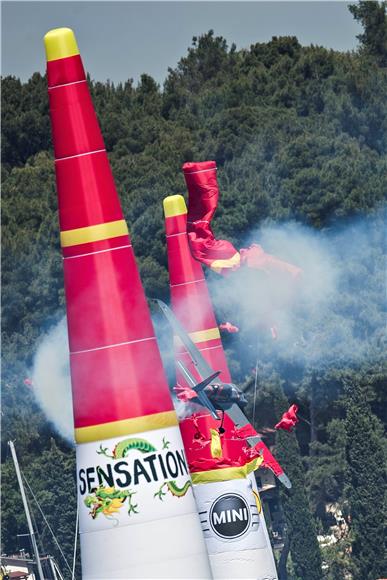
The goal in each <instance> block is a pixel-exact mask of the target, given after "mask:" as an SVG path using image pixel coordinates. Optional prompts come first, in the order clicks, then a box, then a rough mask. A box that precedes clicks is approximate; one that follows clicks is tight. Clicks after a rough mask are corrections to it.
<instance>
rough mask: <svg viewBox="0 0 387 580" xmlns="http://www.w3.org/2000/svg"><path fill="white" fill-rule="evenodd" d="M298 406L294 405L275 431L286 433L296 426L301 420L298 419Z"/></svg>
mask: <svg viewBox="0 0 387 580" xmlns="http://www.w3.org/2000/svg"><path fill="white" fill-rule="evenodd" d="M297 411H298V406H297V405H296V404H293V405H291V406H290V407H289V409H288V410H287V411H286V412H285V413H284V414H283V415H282V417H281V420H280V421H279V422H278V423H277V424H276V425H275V427H274V428H275V429H283V430H284V431H291V430H292V429H293V427H295V426H296V423H298V421H299V419H298V417H297Z"/></svg>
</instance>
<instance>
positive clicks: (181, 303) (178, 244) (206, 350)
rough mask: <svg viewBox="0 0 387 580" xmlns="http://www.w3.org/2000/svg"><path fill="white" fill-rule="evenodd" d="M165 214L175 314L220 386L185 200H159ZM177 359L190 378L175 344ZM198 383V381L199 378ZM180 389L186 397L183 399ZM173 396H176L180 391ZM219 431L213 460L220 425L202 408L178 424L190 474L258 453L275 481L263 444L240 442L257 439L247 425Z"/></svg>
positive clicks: (217, 352)
mask: <svg viewBox="0 0 387 580" xmlns="http://www.w3.org/2000/svg"><path fill="white" fill-rule="evenodd" d="M164 213H165V228H166V236H167V252H168V269H169V279H170V291H171V302H172V308H173V310H174V313H175V315H176V316H177V318H178V319H179V320H180V322H181V323H182V325H183V326H184V328H185V329H186V330H187V331H188V333H189V334H190V337H191V339H192V340H193V342H195V343H196V346H197V347H198V349H199V350H200V351H201V353H202V354H203V356H204V358H205V359H206V360H207V362H208V363H209V365H210V366H211V367H212V368H213V369H214V371H218V370H220V371H221V374H220V378H221V379H222V380H223V381H224V382H232V379H231V376H230V372H229V370H228V365H227V361H226V357H225V354H224V350H223V346H222V342H221V339H220V333H219V329H218V326H217V322H216V320H215V316H214V311H213V308H212V303H211V298H210V295H209V292H208V288H207V283H206V280H205V278H204V274H203V269H202V266H201V264H200V263H199V262H198V261H197V260H194V259H193V257H192V254H191V249H190V244H189V242H188V237H187V208H186V205H185V201H184V198H183V197H182V196H181V195H174V196H170V197H167V198H166V199H164ZM176 355H177V357H178V358H179V359H180V360H182V362H184V363H185V365H186V366H187V367H188V368H189V370H190V371H191V373H192V374H194V375H195V374H196V371H195V368H194V366H193V364H192V362H191V360H190V357H189V355H188V354H187V353H186V352H185V350H184V347H183V346H182V345H180V346H179V345H177V349H176ZM196 376H197V375H196ZM197 378H198V379H199V377H198V376H197ZM177 382H178V385H180V387H181V389H180V398H181V399H182V400H185V401H188V400H189V399H190V398H191V397H190V389H187V387H188V385H186V383H185V382H184V379H183V378H182V377H181V376H180V375H179V374H178V375H177ZM185 390H186V392H187V396H184V392H185ZM177 392H178V393H179V389H178V391H177ZM223 428H224V429H225V432H224V433H223V434H222V435H221V445H222V455H221V457H217V458H214V457H213V456H212V454H211V445H210V441H211V429H219V422H218V421H216V420H215V419H213V418H212V417H211V415H210V414H209V413H208V412H207V411H206V410H205V409H203V411H202V412H200V413H197V414H195V415H194V416H193V417H189V418H187V419H184V420H183V421H181V422H180V430H181V432H182V435H183V441H184V447H185V450H186V454H187V458H188V462H189V465H190V470H191V473H195V472H197V471H203V470H208V469H219V468H223V467H228V466H230V465H233V466H236V465H245V464H247V463H248V462H250V461H251V460H252V459H253V458H254V457H256V456H257V454H259V453H260V454H262V456H263V460H264V463H263V465H264V466H265V467H267V468H269V469H271V470H272V471H273V473H275V475H277V476H280V475H282V474H283V473H284V472H283V469H282V467H281V466H280V465H279V463H278V462H277V461H276V459H275V458H274V457H273V455H272V454H271V452H270V451H269V449H268V448H267V447H266V445H265V444H264V443H263V441H261V442H259V443H258V444H257V445H256V446H255V448H254V449H250V448H249V447H248V445H247V442H246V441H245V439H246V438H248V437H254V436H256V435H257V433H256V431H255V430H254V429H253V428H252V427H251V426H250V427H245V428H242V429H237V428H236V426H235V425H234V423H233V422H232V420H231V419H230V418H229V417H228V416H227V414H225V417H224V423H223Z"/></svg>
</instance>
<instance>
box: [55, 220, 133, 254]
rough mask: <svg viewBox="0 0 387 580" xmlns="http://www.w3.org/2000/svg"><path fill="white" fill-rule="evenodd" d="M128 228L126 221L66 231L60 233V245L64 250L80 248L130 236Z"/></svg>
mask: <svg viewBox="0 0 387 580" xmlns="http://www.w3.org/2000/svg"><path fill="white" fill-rule="evenodd" d="M128 234H129V232H128V226H127V225H126V221H125V220H118V221H115V222H105V223H103V224H97V225H95V226H87V227H86V228H77V229H75V230H65V231H63V232H61V233H60V243H61V246H62V248H67V247H69V246H79V245H80V244H87V243H89V242H99V241H101V240H108V239H110V238H117V237H118V236H125V235H128Z"/></svg>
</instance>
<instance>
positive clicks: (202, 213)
mask: <svg viewBox="0 0 387 580" xmlns="http://www.w3.org/2000/svg"><path fill="white" fill-rule="evenodd" d="M183 172H184V177H185V181H186V184H187V188H188V216H187V231H188V239H189V243H190V247H191V252H192V255H193V257H194V258H195V259H196V260H199V261H200V262H202V263H203V264H205V265H206V266H209V267H210V268H211V269H212V270H214V271H216V272H218V273H219V274H222V275H227V274H228V273H229V272H231V271H233V270H236V269H238V268H239V267H240V266H247V267H248V268H252V269H256V270H263V271H265V272H267V273H278V274H280V273H283V274H286V275H287V276H291V278H298V277H299V276H300V274H301V270H300V268H297V267H296V266H293V265H291V264H288V263H286V262H283V261H282V260H279V259H278V258H276V257H275V256H270V255H269V254H266V253H265V252H264V250H263V249H262V248H261V246H259V245H257V244H253V245H251V246H250V247H249V248H242V249H241V250H240V252H238V250H236V249H235V248H234V246H233V245H232V244H231V243H230V242H228V241H227V240H217V239H215V236H214V233H213V231H212V229H211V221H212V218H213V216H214V213H215V211H216V208H217V205H218V199H219V188H218V182H217V177H216V163H215V161H203V162H199V163H185V164H184V165H183Z"/></svg>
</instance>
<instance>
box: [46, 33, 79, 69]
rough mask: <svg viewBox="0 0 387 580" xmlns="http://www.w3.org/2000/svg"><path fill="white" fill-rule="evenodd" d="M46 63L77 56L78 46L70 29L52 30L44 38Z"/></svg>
mask: <svg viewBox="0 0 387 580" xmlns="http://www.w3.org/2000/svg"><path fill="white" fill-rule="evenodd" d="M44 44H45V47H46V58H47V61H51V60H58V59H60V58H67V57H68V56H75V55H76V54H79V48H78V44H77V41H76V38H75V35H74V32H73V31H72V30H71V28H54V29H53V30H50V31H49V32H47V34H46V35H45V36H44Z"/></svg>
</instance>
